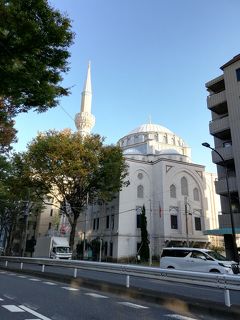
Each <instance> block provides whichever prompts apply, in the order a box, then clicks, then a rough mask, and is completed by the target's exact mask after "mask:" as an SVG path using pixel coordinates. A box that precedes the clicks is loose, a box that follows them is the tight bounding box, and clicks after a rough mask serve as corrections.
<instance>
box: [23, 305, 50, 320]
mask: <svg viewBox="0 0 240 320" xmlns="http://www.w3.org/2000/svg"><path fill="white" fill-rule="evenodd" d="M19 308H22V309H23V310H25V311H27V312H29V313H31V314H33V315H34V316H36V317H38V318H39V319H41V320H51V319H50V318H48V317H45V316H43V315H42V314H40V313H38V312H36V311H33V310H32V309H29V308H27V307H25V306H23V305H21V306H19ZM35 320H38V319H35Z"/></svg>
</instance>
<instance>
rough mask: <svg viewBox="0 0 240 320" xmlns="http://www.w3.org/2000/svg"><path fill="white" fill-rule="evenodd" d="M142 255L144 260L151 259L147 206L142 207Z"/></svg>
mask: <svg viewBox="0 0 240 320" xmlns="http://www.w3.org/2000/svg"><path fill="white" fill-rule="evenodd" d="M139 253H140V256H141V259H142V260H144V261H148V259H149V240H148V231H147V218H146V210H145V206H144V205H143V207H142V212H141V248H140V251H139Z"/></svg>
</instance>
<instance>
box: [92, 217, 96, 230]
mask: <svg viewBox="0 0 240 320" xmlns="http://www.w3.org/2000/svg"><path fill="white" fill-rule="evenodd" d="M95 229H96V219H95V218H94V219H93V230H95Z"/></svg>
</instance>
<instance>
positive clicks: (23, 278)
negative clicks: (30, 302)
mask: <svg viewBox="0 0 240 320" xmlns="http://www.w3.org/2000/svg"><path fill="white" fill-rule="evenodd" d="M18 278H23V279H25V278H27V277H26V276H18Z"/></svg>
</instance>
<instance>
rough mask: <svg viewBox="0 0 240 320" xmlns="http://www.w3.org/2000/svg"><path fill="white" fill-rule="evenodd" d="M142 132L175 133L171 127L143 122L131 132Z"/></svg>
mask: <svg viewBox="0 0 240 320" xmlns="http://www.w3.org/2000/svg"><path fill="white" fill-rule="evenodd" d="M140 132H166V133H171V134H174V133H173V132H172V131H170V130H169V129H167V128H165V127H163V126H160V125H158V124H153V123H147V124H142V125H141V126H139V127H137V128H136V129H134V130H132V131H130V132H129V134H134V133H140Z"/></svg>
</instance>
